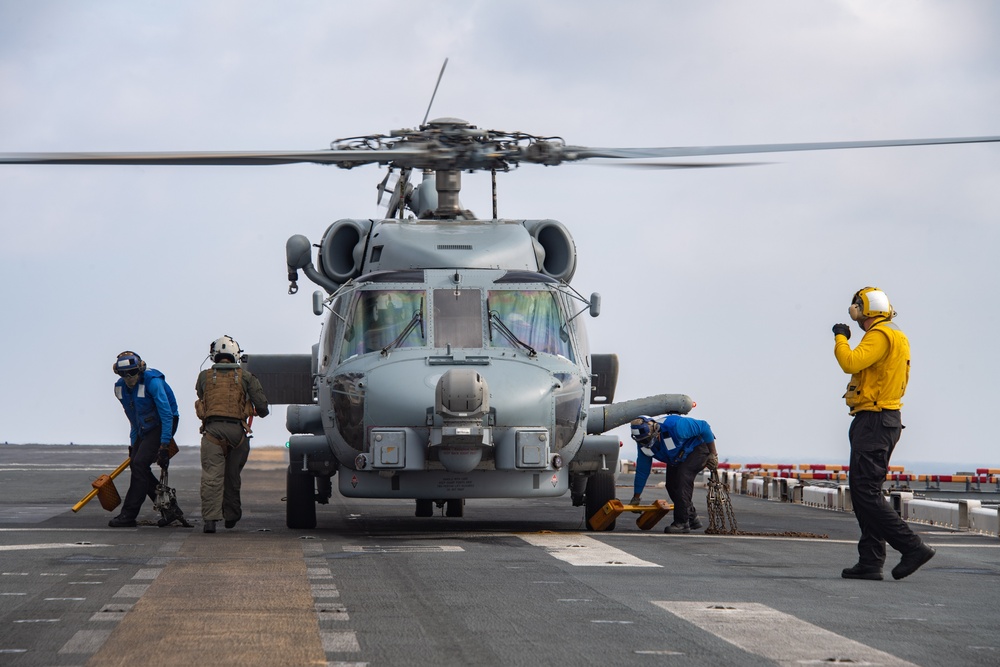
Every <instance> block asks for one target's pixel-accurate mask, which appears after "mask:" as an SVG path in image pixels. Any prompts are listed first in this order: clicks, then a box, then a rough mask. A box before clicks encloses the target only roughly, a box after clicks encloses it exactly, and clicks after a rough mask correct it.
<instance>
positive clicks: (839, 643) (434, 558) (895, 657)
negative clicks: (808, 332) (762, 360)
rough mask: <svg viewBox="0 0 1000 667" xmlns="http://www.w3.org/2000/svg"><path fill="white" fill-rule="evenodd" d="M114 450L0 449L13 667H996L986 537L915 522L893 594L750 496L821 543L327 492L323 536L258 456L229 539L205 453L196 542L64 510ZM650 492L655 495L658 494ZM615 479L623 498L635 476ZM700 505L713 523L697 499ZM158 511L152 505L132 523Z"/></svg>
mask: <svg viewBox="0 0 1000 667" xmlns="http://www.w3.org/2000/svg"><path fill="white" fill-rule="evenodd" d="M123 450H124V448H118V447H101V448H93V447H65V448H55V447H46V446H27V445H23V446H5V447H3V448H0V489H2V491H0V563H2V565H0V598H2V601H0V663H2V664H4V665H82V664H87V663H88V662H90V663H91V664H101V665H105V664H127V663H134V662H135V661H136V660H139V659H142V660H144V661H145V662H147V663H148V662H150V661H151V662H152V664H211V663H215V664H219V665H224V664H233V665H235V664H240V665H282V664H287V665H307V664H317V665H323V664H328V663H330V664H337V663H348V664H355V663H359V664H363V663H367V664H369V665H393V664H398V665H403V664H407V665H409V664H438V665H464V664H483V665H507V664H526V663H528V662H529V661H530V662H531V664H537V663H549V664H569V663H570V662H578V663H579V664H601V663H606V664H621V663H625V662H626V661H628V664H632V663H636V662H639V661H643V660H650V661H657V662H664V661H671V664H808V663H810V662H823V661H836V660H840V661H847V660H852V661H854V662H855V663H868V664H880V665H907V664H916V665H927V666H929V665H939V664H963V665H992V664H996V662H997V660H1000V642H998V640H997V639H996V632H995V628H996V627H998V626H1000V609H998V608H997V606H996V605H995V604H994V600H993V598H994V597H995V591H996V587H997V585H998V582H1000V540H998V539H997V538H996V537H987V536H982V535H975V534H970V533H959V532H954V531H950V530H943V529H940V528H935V527H928V526H921V525H914V529H915V530H917V532H918V533H920V534H921V535H922V536H923V537H924V539H925V540H926V541H927V542H928V543H929V544H931V545H932V546H934V547H935V548H936V549H937V555H936V556H935V558H934V559H933V560H931V561H930V562H929V563H928V564H927V565H925V566H924V567H923V568H921V569H920V570H919V571H918V572H917V573H915V574H914V575H912V576H910V577H908V578H906V579H903V580H901V581H894V580H892V578H891V576H889V572H888V571H889V569H891V567H892V566H893V565H895V563H896V562H897V560H898V554H896V553H895V552H892V551H891V550H890V556H889V560H888V562H887V563H886V573H885V574H886V580H885V581H856V580H845V579H842V578H841V577H840V570H841V569H842V568H844V567H847V566H849V565H852V564H853V563H854V562H855V561H856V560H857V554H856V549H855V543H856V539H857V534H858V529H857V525H856V522H855V520H854V517H853V515H852V514H847V513H841V512H830V511H824V510H819V509H815V508H811V507H804V506H801V505H790V504H788V503H778V502H767V501H761V500H754V499H750V498H747V497H744V496H733V498H732V501H733V504H734V508H735V511H736V516H737V518H738V520H739V527H740V529H741V530H744V531H748V532H755V533H756V532H765V533H772V532H773V533H784V532H790V531H796V532H808V533H814V534H826V535H828V538H827V539H790V538H782V537H741V536H706V535H704V534H701V533H699V532H695V533H692V534H689V535H665V534H663V532H662V530H661V529H660V527H659V526H658V527H657V528H656V529H654V530H652V531H642V530H640V529H639V528H638V527H637V526H636V525H635V523H634V521H632V520H627V519H628V517H629V516H630V515H627V514H626V515H623V517H622V519H620V520H619V521H618V523H617V528H616V530H615V531H614V532H588V531H586V530H585V527H584V517H583V508H582V507H572V506H571V504H570V501H569V497H568V495H567V496H566V497H563V498H554V499H546V500H534V501H529V500H469V501H467V503H466V506H465V516H464V517H463V518H448V517H444V516H440V515H436V516H434V517H431V518H416V517H414V516H413V509H414V508H413V504H412V503H411V502H403V501H389V500H363V499H357V500H353V499H345V498H341V497H339V496H338V495H337V494H334V498H333V500H332V502H331V504H330V505H329V506H322V505H321V506H319V508H318V522H319V525H318V527H317V528H316V530H312V531H294V530H289V529H287V528H285V525H284V504H283V502H282V498H283V496H284V477H285V475H284V466H285V463H284V460H283V459H282V454H283V452H281V450H278V451H277V452H275V451H274V450H265V449H257V450H254V454H253V456H252V457H251V462H250V463H249V464H248V466H247V469H246V470H245V472H244V484H243V493H244V519H243V520H242V521H241V522H240V523H239V524H238V525H237V527H236V528H235V529H233V530H225V529H223V528H221V527H220V529H219V532H218V533H216V534H215V535H206V534H204V533H202V532H201V521H200V508H199V498H198V480H199V475H200V471H199V468H198V454H197V449H196V448H190V449H183V450H182V452H181V453H180V454H179V455H178V456H177V457H175V459H174V462H173V464H172V465H171V468H170V472H171V477H170V479H171V484H173V485H175V486H176V488H177V492H178V501H179V504H180V506H181V507H182V508H183V510H184V511H185V514H186V515H187V516H188V518H189V519H191V521H192V523H194V528H180V527H167V528H157V527H155V525H140V526H139V527H138V528H119V529H112V528H108V527H107V521H108V519H109V518H110V516H111V514H109V513H108V512H105V511H104V510H102V509H101V507H100V505H99V504H98V503H97V502H96V501H94V502H92V503H90V504H89V505H87V506H86V507H85V508H83V509H82V510H81V511H80V512H79V513H77V514H74V513H73V512H72V511H71V510H70V507H71V506H72V505H73V504H74V503H75V502H76V501H78V500H79V499H80V497H81V496H83V495H84V494H85V493H86V492H87V491H88V490H89V488H90V487H89V485H90V481H91V480H93V479H95V478H96V477H97V476H98V475H100V474H102V472H106V471H107V470H108V469H110V468H113V467H114V466H116V465H117V464H118V463H120V462H121V459H122V458H123V457H124V451H123ZM657 481H659V480H658V479H657V477H656V476H653V477H652V478H651V480H650V482H651V486H649V487H647V489H646V491H645V493H644V494H643V500H644V502H653V501H655V500H657V499H665V498H666V496H665V494H664V492H663V489H662V488H657V487H655V486H652V484H655V482H657ZM618 483H619V485H620V486H619V493H618V496H619V498H628V497H630V496H631V486H630V485H631V476H627V475H622V476H619V482H618ZM118 487H119V490H120V491H122V492H124V490H125V489H127V487H128V473H125V474H123V475H122V476H121V477H119V478H118ZM696 502H697V503H698V508H699V513H700V514H702V515H704V513H705V497H704V491H703V490H700V489H699V490H697V491H696ZM155 518H156V516H155V515H154V514H153V512H152V509H151V508H150V507H149V506H148V504H147V506H146V508H144V512H143V514H142V515H141V516H140V519H146V520H147V521H148V523H149V524H152V523H153V520H155ZM650 628H656V631H655V632H651V631H650ZM791 637H794V639H790V638H791ZM150 656H154V657H153V658H152V660H151V659H150Z"/></svg>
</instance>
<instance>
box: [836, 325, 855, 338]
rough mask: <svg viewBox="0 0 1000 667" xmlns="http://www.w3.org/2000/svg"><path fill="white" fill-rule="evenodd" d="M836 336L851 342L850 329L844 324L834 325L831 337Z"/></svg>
mask: <svg viewBox="0 0 1000 667" xmlns="http://www.w3.org/2000/svg"><path fill="white" fill-rule="evenodd" d="M837 334H840V335H841V336H844V337H845V338H847V340H851V327H849V326H847V325H846V324H834V325H833V335H834V336H836V335H837Z"/></svg>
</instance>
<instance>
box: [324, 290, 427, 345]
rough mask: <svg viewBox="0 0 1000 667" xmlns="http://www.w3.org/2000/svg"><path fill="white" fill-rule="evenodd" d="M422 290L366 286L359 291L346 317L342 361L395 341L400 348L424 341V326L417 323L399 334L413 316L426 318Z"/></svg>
mask: <svg viewBox="0 0 1000 667" xmlns="http://www.w3.org/2000/svg"><path fill="white" fill-rule="evenodd" d="M424 315H425V313H424V292H423V290H392V289H383V290H366V291H361V292H358V293H357V299H356V300H355V302H354V310H353V312H352V313H351V315H350V316H349V317H348V318H347V325H346V327H345V330H344V345H343V347H342V348H341V351H340V360H341V361H343V360H345V359H348V358H350V357H353V356H355V355H358V354H367V353H369V352H378V351H381V350H382V348H384V347H387V346H389V345H391V344H392V345H394V347H397V348H403V347H419V346H421V345H425V344H426V342H425V340H424V338H423V331H424V328H423V327H421V326H414V327H411V328H410V331H409V332H408V333H407V334H406V335H405V336H403V338H402V339H401V340H399V341H397V340H396V339H397V338H399V337H400V336H401V335H402V334H403V332H404V331H405V330H406V328H407V327H408V326H409V325H410V323H411V322H413V320H414V318H420V319H421V320H422V319H423V318H424Z"/></svg>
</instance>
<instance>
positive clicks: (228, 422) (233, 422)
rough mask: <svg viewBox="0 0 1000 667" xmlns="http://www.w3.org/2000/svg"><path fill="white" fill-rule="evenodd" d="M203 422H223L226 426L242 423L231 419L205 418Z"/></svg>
mask: <svg viewBox="0 0 1000 667" xmlns="http://www.w3.org/2000/svg"><path fill="white" fill-rule="evenodd" d="M205 421H206V422H225V423H227V424H240V425H242V424H243V422H242V421H240V420H239V419H234V418H232V417H207V418H205Z"/></svg>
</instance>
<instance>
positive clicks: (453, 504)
mask: <svg viewBox="0 0 1000 667" xmlns="http://www.w3.org/2000/svg"><path fill="white" fill-rule="evenodd" d="M435 505H437V506H438V507H439V508H444V515H445V516H454V517H461V516H464V515H465V498H449V499H448V500H426V499H424V498H418V499H417V511H416V513H415V515H416V516H418V517H429V516H434V506H435Z"/></svg>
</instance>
